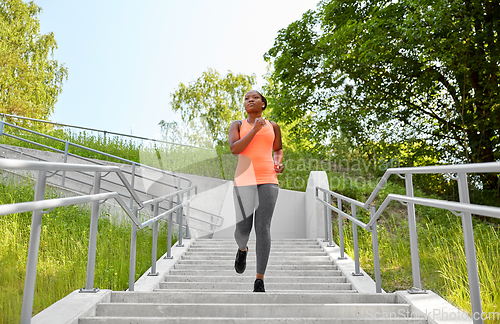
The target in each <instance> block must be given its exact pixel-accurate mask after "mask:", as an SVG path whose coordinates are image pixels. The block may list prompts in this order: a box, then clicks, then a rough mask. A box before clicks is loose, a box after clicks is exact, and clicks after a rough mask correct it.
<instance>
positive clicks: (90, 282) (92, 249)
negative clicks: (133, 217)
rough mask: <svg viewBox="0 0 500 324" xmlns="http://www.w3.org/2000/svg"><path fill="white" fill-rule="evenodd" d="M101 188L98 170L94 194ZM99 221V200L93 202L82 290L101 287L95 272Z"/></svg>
mask: <svg viewBox="0 0 500 324" xmlns="http://www.w3.org/2000/svg"><path fill="white" fill-rule="evenodd" d="M100 190H101V173H100V172H96V173H95V175H94V190H93V192H94V194H98V193H99V192H100ZM98 221H99V201H98V200H97V201H94V202H92V212H91V214H90V233H89V251H88V257H87V280H86V281H85V288H83V289H80V292H97V291H99V288H94V274H95V256H96V249H97V223H98Z"/></svg>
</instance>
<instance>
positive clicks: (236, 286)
mask: <svg viewBox="0 0 500 324" xmlns="http://www.w3.org/2000/svg"><path fill="white" fill-rule="evenodd" d="M254 280H255V279H251V280H249V281H247V282H162V283H160V287H159V289H174V290H176V289H188V290H192V289H196V290H204V289H206V290H225V291H245V290H248V287H249V286H251V288H252V289H253V282H254ZM265 287H266V291H267V290H269V291H283V290H314V291H319V290H349V289H352V285H351V284H350V283H346V282H340V283H272V282H267V280H266V283H265Z"/></svg>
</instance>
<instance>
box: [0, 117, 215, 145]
mask: <svg viewBox="0 0 500 324" xmlns="http://www.w3.org/2000/svg"><path fill="white" fill-rule="evenodd" d="M0 115H2V116H4V118H5V117H11V118H17V119H24V120H30V121H36V122H40V123H44V124H50V125H55V126H62V127H71V128H77V129H83V130H88V131H92V132H101V133H103V134H111V135H117V136H122V137H130V138H135V139H140V140H147V141H152V142H159V143H165V144H170V145H179V146H185V147H192V148H197V149H203V150H211V151H214V149H213V148H208V147H200V146H194V145H188V144H180V143H173V142H169V141H164V140H158V139H154V138H147V137H142V136H135V135H130V134H123V133H116V132H110V131H105V130H102V129H96V128H89V127H82V126H75V125H69V124H62V123H56V122H52V121H49V120H42V119H36V118H29V117H24V116H17V115H9V114H4V113H0Z"/></svg>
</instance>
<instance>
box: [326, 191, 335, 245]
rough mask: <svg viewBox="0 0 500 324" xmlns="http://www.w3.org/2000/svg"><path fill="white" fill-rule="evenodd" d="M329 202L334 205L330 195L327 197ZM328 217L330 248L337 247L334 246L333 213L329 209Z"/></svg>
mask: <svg viewBox="0 0 500 324" xmlns="http://www.w3.org/2000/svg"><path fill="white" fill-rule="evenodd" d="M327 202H328V203H329V204H330V205H331V204H332V196H331V195H330V194H328V196H327ZM327 210H328V215H327V228H328V246H335V244H333V223H332V211H331V209H330V208H329V207H328V208H327Z"/></svg>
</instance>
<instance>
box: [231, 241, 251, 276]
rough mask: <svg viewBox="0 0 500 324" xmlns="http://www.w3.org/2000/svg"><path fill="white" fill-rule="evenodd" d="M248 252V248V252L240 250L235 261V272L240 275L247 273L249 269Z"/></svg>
mask: <svg viewBox="0 0 500 324" xmlns="http://www.w3.org/2000/svg"><path fill="white" fill-rule="evenodd" d="M247 252H248V247H247V248H246V251H241V250H240V249H238V252H236V260H234V270H236V272H237V273H239V274H241V273H243V272H245V269H246V267H247Z"/></svg>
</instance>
